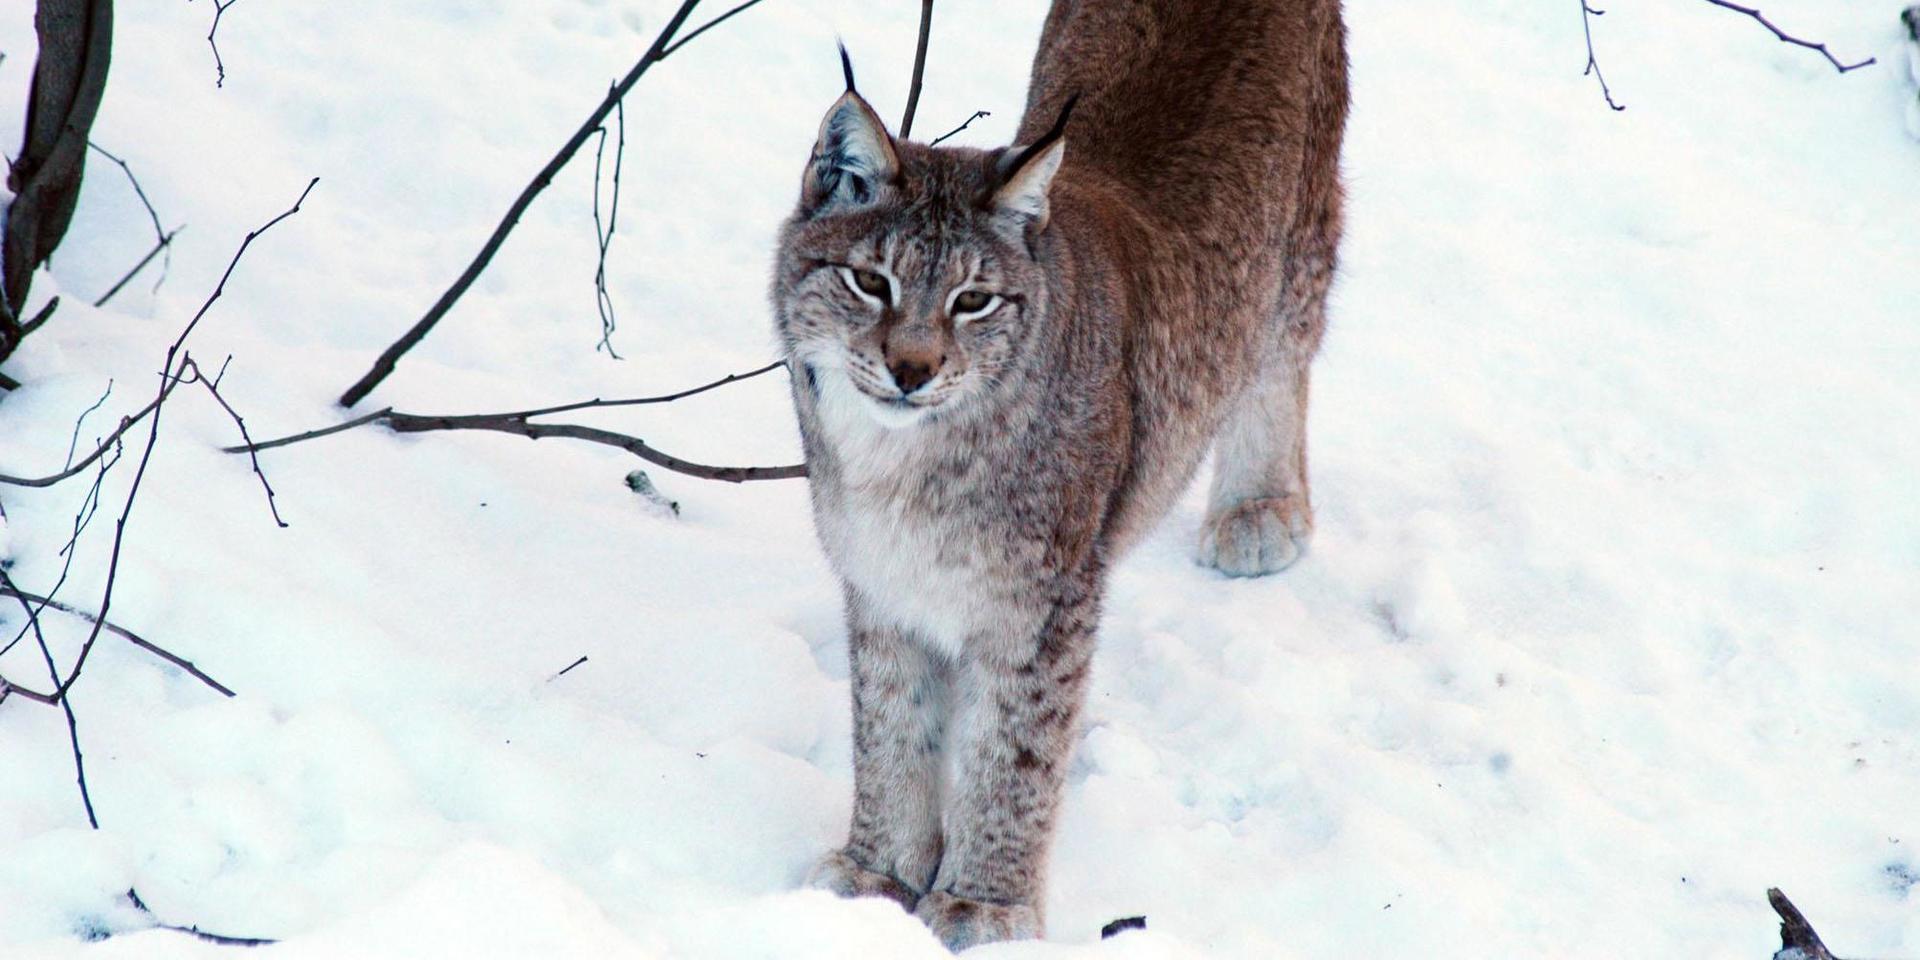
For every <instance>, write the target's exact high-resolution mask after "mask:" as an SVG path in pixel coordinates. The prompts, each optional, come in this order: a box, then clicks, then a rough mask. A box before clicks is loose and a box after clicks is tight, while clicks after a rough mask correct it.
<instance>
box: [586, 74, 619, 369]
mask: <svg viewBox="0 0 1920 960" xmlns="http://www.w3.org/2000/svg"><path fill="white" fill-rule="evenodd" d="M609 93H611V87H609ZM614 115H615V116H616V117H617V118H618V122H617V125H618V127H619V131H620V134H619V142H618V143H617V145H615V147H614V148H613V199H612V202H611V203H610V204H609V206H608V210H607V219H606V222H605V225H604V226H602V224H601V220H600V161H601V159H602V158H603V157H604V156H605V154H606V149H607V128H606V127H604V126H603V127H601V128H600V142H599V144H598V145H597V146H595V147H594V148H593V237H594V241H595V242H596V243H598V244H599V246H600V261H599V266H598V267H596V268H595V270H594V272H593V299H594V306H595V307H596V308H598V309H599V311H600V343H599V344H597V345H596V346H595V347H594V348H593V349H594V352H596V353H597V352H599V351H601V350H605V351H607V356H610V357H612V358H613V359H615V360H619V359H621V357H620V354H619V353H617V352H615V351H614V349H613V327H614V315H613V297H612V296H610V295H609V294H608V293H607V248H608V247H611V246H612V245H613V231H614V230H615V229H616V228H618V226H619V223H620V168H621V167H622V166H623V165H624V164H625V161H626V156H627V107H626V101H624V100H620V101H615V103H614Z"/></svg>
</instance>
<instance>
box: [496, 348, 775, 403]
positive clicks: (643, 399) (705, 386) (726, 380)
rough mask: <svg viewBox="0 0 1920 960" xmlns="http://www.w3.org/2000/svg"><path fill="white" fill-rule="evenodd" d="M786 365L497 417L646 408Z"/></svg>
mask: <svg viewBox="0 0 1920 960" xmlns="http://www.w3.org/2000/svg"><path fill="white" fill-rule="evenodd" d="M786 365H787V362H786V361H785V360H775V361H774V362H772V363H769V364H767V365H766V366H764V367H755V368H754V369H752V370H748V371H747V372H746V373H729V374H727V375H726V376H724V377H721V378H720V379H718V380H713V381H709V382H707V383H703V384H701V385H699V386H697V387H689V388H687V389H685V390H679V391H675V392H673V393H665V394H661V395H659V396H657V397H636V398H630V399H625V400H601V399H599V398H595V399H592V400H581V401H578V402H576V403H563V404H561V405H559V406H557V407H540V408H537V409H534V410H515V411H513V412H511V413H504V414H499V416H504V417H543V416H546V415H547V414H551V413H572V412H573V411H575V410H592V409H597V408H600V407H640V406H647V405H649V404H655V403H672V402H674V401H675V400H684V399H686V398H687V397H691V396H696V395H698V394H702V393H706V392H707V391H709V390H718V389H719V388H721V387H724V386H726V385H728V384H731V383H739V382H740V381H742V380H752V379H753V378H754V377H758V376H761V375H762V374H767V373H772V372H773V371H775V370H779V369H781V368H782V367H785V366H786Z"/></svg>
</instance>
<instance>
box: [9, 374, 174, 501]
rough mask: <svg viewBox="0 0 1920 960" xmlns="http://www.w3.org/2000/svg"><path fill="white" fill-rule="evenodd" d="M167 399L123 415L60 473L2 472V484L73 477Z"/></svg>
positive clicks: (34, 483) (47, 483)
mask: <svg viewBox="0 0 1920 960" xmlns="http://www.w3.org/2000/svg"><path fill="white" fill-rule="evenodd" d="M167 389H168V392H172V387H168V388H167ZM165 401H166V397H165V395H162V396H160V397H159V398H156V399H155V400H153V401H152V402H150V403H148V404H147V405H146V406H144V407H141V408H140V410H139V412H137V413H135V414H133V415H132V416H127V417H121V418H120V426H119V427H117V428H115V430H114V431H113V432H112V433H110V434H107V438H106V439H105V440H102V441H100V444H99V445H98V446H96V447H94V448H93V452H92V453H89V454H87V455H86V457H85V458H83V459H82V460H81V461H80V462H79V463H76V464H73V465H72V466H70V467H67V468H66V469H65V470H62V471H60V472H59V473H54V474H49V475H47V476H44V477H15V476H10V475H8V474H4V473H0V484H8V485H10V486H15V487H51V486H53V485H54V484H56V483H59V482H60V481H62V480H65V479H67V478H68V477H71V476H73V475H74V474H77V473H79V472H80V471H82V470H85V469H86V468H87V467H88V466H89V465H91V464H92V463H93V462H94V461H95V460H98V459H100V457H101V456H102V455H103V454H105V453H106V452H107V451H108V450H110V449H112V448H113V445H114V444H115V443H116V442H118V441H119V439H120V437H121V435H123V434H125V433H126V432H127V431H128V430H131V429H133V425H134V424H136V423H139V422H140V421H142V420H144V419H146V416H147V414H150V413H152V412H153V411H154V410H156V409H158V408H159V406H160V404H162V403H164V402H165Z"/></svg>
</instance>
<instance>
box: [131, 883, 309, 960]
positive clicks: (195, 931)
mask: <svg viewBox="0 0 1920 960" xmlns="http://www.w3.org/2000/svg"><path fill="white" fill-rule="evenodd" d="M127 899H128V900H130V901H132V903H133V908H134V909H135V910H138V911H140V912H141V913H144V914H146V915H147V916H148V917H149V918H151V919H152V920H153V926H154V929H156V930H171V931H173V932H175V933H184V934H186V935H188V936H191V937H198V938H199V939H201V940H204V941H206V942H208V943H217V944H219V945H221V946H223V947H264V946H266V945H267V944H270V943H278V942H279V941H278V940H272V939H269V938H266V937H230V936H227V935H226V934H221V933H208V932H207V931H205V930H202V929H200V928H199V927H183V926H180V925H179V924H173V923H164V922H162V921H161V920H160V918H159V917H157V916H155V915H154V912H153V909H152V908H151V907H148V906H147V904H146V901H144V900H142V899H140V893H139V891H137V890H134V889H133V888H131V887H129V888H127Z"/></svg>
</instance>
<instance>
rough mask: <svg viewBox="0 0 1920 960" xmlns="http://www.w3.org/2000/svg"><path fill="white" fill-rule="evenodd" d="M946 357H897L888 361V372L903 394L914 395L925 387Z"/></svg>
mask: <svg viewBox="0 0 1920 960" xmlns="http://www.w3.org/2000/svg"><path fill="white" fill-rule="evenodd" d="M946 360H947V358H946V357H896V358H894V359H892V360H889V361H887V372H888V373H891V374H893V383H894V385H895V386H897V387H899V388H900V392H901V393H903V394H904V393H912V392H914V391H915V390H918V389H920V388H921V387H923V386H925V385H926V383H927V381H928V380H932V379H933V375H934V373H935V372H937V371H938V370H939V369H940V365H941V364H942V363H945V362H946Z"/></svg>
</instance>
